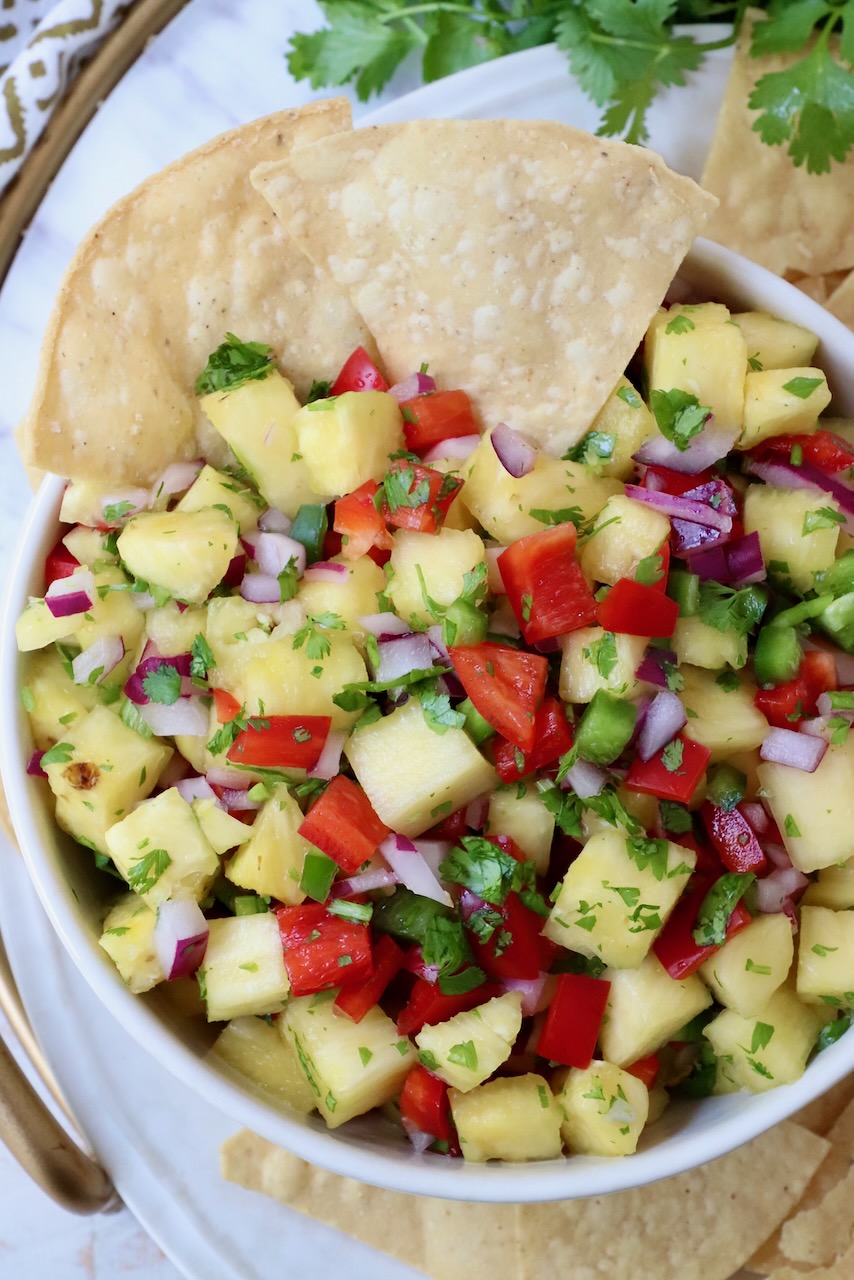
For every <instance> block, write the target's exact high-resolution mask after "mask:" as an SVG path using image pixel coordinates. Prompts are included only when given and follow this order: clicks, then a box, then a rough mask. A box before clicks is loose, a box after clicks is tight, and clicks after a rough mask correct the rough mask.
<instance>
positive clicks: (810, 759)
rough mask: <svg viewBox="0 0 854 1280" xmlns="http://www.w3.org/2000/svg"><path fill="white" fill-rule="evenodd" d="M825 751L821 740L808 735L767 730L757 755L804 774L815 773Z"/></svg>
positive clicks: (824, 743) (790, 731) (825, 748)
mask: <svg viewBox="0 0 854 1280" xmlns="http://www.w3.org/2000/svg"><path fill="white" fill-rule="evenodd" d="M826 750H827V743H826V742H825V741H824V740H823V739H822V738H814V737H812V736H811V735H810V734H808V733H796V732H795V731H794V729H769V731H768V735H767V737H766V738H765V741H764V742H763V743H762V746H761V747H760V748H759V754H760V756H761V757H762V759H763V760H769V761H771V762H772V763H773V764H785V765H788V766H789V768H791V769H801V770H803V772H804V773H815V771H816V769H817V768H818V766H819V765H820V764H821V761H822V757H823V756H824V753H825V751H826Z"/></svg>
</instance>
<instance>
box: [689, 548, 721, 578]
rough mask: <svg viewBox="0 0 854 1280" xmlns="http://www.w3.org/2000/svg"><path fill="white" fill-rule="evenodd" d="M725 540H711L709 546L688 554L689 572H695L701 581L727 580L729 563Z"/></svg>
mask: <svg viewBox="0 0 854 1280" xmlns="http://www.w3.org/2000/svg"><path fill="white" fill-rule="evenodd" d="M726 547H727V544H726V543H725V542H713V543H712V544H711V545H710V546H705V547H700V548H699V549H698V550H695V551H694V552H693V554H691V555H690V558H689V560H688V565H689V568H690V570H691V573H696V575H697V577H698V578H701V579H702V581H703V582H708V581H710V580H714V581H715V582H728V581H729V565H728V564H727V558H726Z"/></svg>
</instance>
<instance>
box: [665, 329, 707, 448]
mask: <svg viewBox="0 0 854 1280" xmlns="http://www.w3.org/2000/svg"><path fill="white" fill-rule="evenodd" d="M692 327H693V326H692ZM650 407H651V409H652V412H653V414H654V415H655V421H656V422H657V424H658V429H659V431H660V432H661V434H662V435H663V436H664V438H665V439H666V440H669V441H670V442H671V444H674V445H675V446H676V448H677V449H678V450H679V451H680V453H684V452H685V450H686V449H687V448H688V446H689V445H690V443H691V441H692V440H693V438H694V436H696V435H699V434H700V432H701V431H702V430H703V427H704V426H705V425H706V422H707V420H708V418H709V416H710V415H711V412H712V411H711V409H709V408H708V407H707V406H706V405H701V404H700V402H699V400H698V399H697V397H696V396H693V395H691V394H690V393H689V392H687V391H680V390H678V389H677V388H674V389H673V390H672V391H659V390H655V391H653V392H651V394H650Z"/></svg>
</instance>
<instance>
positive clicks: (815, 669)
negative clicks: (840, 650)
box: [798, 649, 839, 714]
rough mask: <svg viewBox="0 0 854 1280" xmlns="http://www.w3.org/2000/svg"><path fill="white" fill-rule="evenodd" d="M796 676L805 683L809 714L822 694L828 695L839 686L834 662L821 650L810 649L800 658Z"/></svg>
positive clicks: (830, 655)
mask: <svg viewBox="0 0 854 1280" xmlns="http://www.w3.org/2000/svg"><path fill="white" fill-rule="evenodd" d="M798 675H799V676H800V677H801V679H802V680H804V681H806V686H807V689H808V690H809V697H810V703H809V706H810V714H812V712H813V711H814V710H815V704H816V700H817V699H818V697H819V696H820V695H821V694H822V693H830V692H831V690H832V689H836V688H837V687H838V684H839V678H838V676H837V674H836V660H835V659H834V657H833V654H831V653H824V652H823V651H822V650H821V649H811V650H810V651H809V652H808V653H805V654H804V656H803V657H802V658H801V668H800V671H799V672H798Z"/></svg>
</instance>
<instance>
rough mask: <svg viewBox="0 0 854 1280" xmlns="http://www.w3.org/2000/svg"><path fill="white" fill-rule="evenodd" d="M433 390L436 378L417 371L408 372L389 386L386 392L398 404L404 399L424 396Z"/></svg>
mask: <svg viewBox="0 0 854 1280" xmlns="http://www.w3.org/2000/svg"><path fill="white" fill-rule="evenodd" d="M435 390H436V379H435V378H431V376H430V374H429V373H421V372H418V373H410V375H409V377H408V378H404V379H403V381H402V382H396V383H395V384H394V386H393V387H389V389H388V393H389V395H390V396H394V398H395V400H396V401H397V403H398V404H403V402H404V400H414V399H415V397H416V396H425V395H428V394H429V393H430V392H431V391H435Z"/></svg>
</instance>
